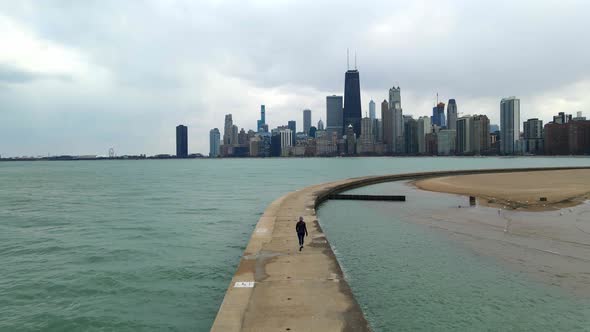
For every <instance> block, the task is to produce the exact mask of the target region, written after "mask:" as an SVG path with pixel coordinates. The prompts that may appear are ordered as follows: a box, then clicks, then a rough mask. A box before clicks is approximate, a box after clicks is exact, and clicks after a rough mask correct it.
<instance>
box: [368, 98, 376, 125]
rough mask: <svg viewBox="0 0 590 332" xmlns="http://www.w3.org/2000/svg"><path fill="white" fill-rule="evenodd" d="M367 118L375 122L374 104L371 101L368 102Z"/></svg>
mask: <svg viewBox="0 0 590 332" xmlns="http://www.w3.org/2000/svg"><path fill="white" fill-rule="evenodd" d="M369 118H370V119H371V120H375V119H376V115H375V102H374V101H373V99H371V101H370V102H369Z"/></svg>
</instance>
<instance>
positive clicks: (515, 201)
mask: <svg viewBox="0 0 590 332" xmlns="http://www.w3.org/2000/svg"><path fill="white" fill-rule="evenodd" d="M414 184H415V185H416V186H417V187H418V188H420V189H423V190H429V191H436V192H445V193H452V194H459V195H468V196H476V197H478V198H479V204H481V205H487V206H492V207H501V208H505V209H519V210H529V211H547V210H556V209H560V208H564V207H571V206H576V205H578V204H580V203H582V202H584V201H585V200H587V199H590V170H588V169H580V170H557V171H539V172H516V173H501V174H500V173H498V174H494V173H491V174H473V175H458V176H445V177H435V178H429V179H424V180H419V181H415V182H414ZM542 198H546V201H544V200H542Z"/></svg>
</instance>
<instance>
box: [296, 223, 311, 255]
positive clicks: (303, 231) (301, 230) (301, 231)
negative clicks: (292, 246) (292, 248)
mask: <svg viewBox="0 0 590 332" xmlns="http://www.w3.org/2000/svg"><path fill="white" fill-rule="evenodd" d="M295 231H296V232H297V237H298V238H299V251H301V249H303V238H305V237H306V236H308V234H307V227H305V221H303V217H299V221H298V222H297V225H295Z"/></svg>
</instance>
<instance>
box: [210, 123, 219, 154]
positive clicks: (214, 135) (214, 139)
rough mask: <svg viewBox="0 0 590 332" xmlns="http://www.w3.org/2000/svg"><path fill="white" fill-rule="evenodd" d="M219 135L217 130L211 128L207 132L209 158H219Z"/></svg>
mask: <svg viewBox="0 0 590 332" xmlns="http://www.w3.org/2000/svg"><path fill="white" fill-rule="evenodd" d="M220 141H221V133H220V132H219V129H217V128H213V129H211V130H210V131H209V157H211V158H215V157H219V154H220V152H221V151H220V143H221V142H220Z"/></svg>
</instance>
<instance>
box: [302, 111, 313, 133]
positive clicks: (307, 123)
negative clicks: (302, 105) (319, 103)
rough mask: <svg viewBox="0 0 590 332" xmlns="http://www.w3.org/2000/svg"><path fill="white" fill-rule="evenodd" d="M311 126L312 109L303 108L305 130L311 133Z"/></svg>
mask: <svg viewBox="0 0 590 332" xmlns="http://www.w3.org/2000/svg"><path fill="white" fill-rule="evenodd" d="M309 128H311V110H303V132H304V133H305V134H306V135H309Z"/></svg>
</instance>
